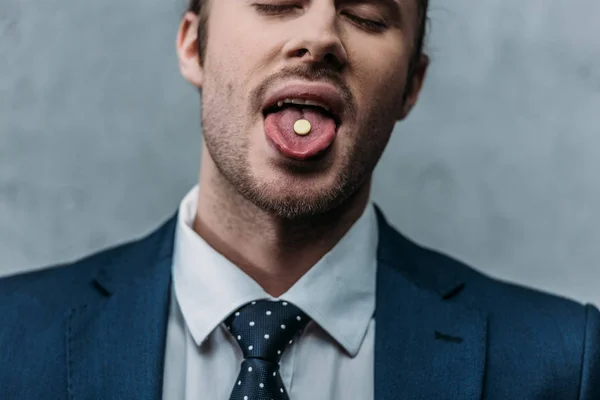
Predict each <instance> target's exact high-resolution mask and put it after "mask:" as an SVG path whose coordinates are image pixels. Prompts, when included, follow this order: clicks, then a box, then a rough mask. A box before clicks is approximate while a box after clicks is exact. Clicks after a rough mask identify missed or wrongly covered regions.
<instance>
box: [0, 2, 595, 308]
mask: <svg viewBox="0 0 600 400" xmlns="http://www.w3.org/2000/svg"><path fill="white" fill-rule="evenodd" d="M433 1H434V3H433V5H432V10H431V18H432V21H431V28H432V35H431V37H430V41H429V52H430V54H431V56H432V60H433V65H432V69H431V72H430V75H429V78H428V81H427V84H426V87H425V89H424V93H423V96H422V99H421V102H420V104H419V106H418V107H417V109H416V110H415V112H414V113H413V115H412V116H411V117H410V118H409V120H408V121H406V123H403V124H399V125H398V126H397V128H396V131H395V133H394V136H393V139H392V141H391V143H390V147H389V148H388V150H387V151H386V154H385V156H384V159H383V160H382V162H381V164H380V166H379V167H378V170H377V173H376V184H375V198H376V200H377V201H378V202H379V203H380V205H381V206H382V207H383V208H384V210H385V211H387V214H388V216H389V219H390V220H391V221H392V222H393V223H394V224H395V225H396V226H398V227H400V228H401V230H402V231H403V232H405V233H406V234H407V235H408V236H410V237H412V238H414V239H415V240H417V241H420V242H421V243H423V244H426V245H428V246H430V247H434V248H437V249H440V250H442V251H444V252H447V253H449V254H450V255H453V256H455V257H458V258H460V259H462V260H464V261H466V262H468V263H470V264H472V265H474V266H475V267H476V268H477V269H479V270H481V271H484V272H486V273H488V274H490V275H493V276H496V277H500V278H502V279H508V280H512V281H516V282H520V283H522V284H526V285H530V286H534V287H537V288H541V289H544V290H550V291H553V292H557V293H560V294H563V295H566V296H569V297H572V298H575V299H578V300H580V301H591V302H595V303H596V304H600V291H599V290H598V289H597V288H598V287H599V286H600V264H599V260H600V224H599V223H598V221H599V220H600V177H597V176H596V175H597V174H596V173H597V172H598V171H600V112H599V111H600V47H599V45H598V41H597V38H598V37H599V35H600V24H598V22H597V21H598V19H599V18H600V2H598V1H597V0H570V1H568V2H566V1H554V2H550V1H542V0H528V1H522V0H486V1H480V0H453V1H445V0H437V1H435V0H433ZM183 9H184V1H183V0H171V1H162V0H161V1H157V0H144V1H142V0H130V1H127V2H123V1H117V0H104V1H101V2H81V1H74V0H47V1H31V0H0V274H2V275H7V274H12V273H16V272H20V271H25V270H29V269H35V268H40V267H42V266H45V265H48V264H52V263H56V262H61V261H66V260H72V259H75V258H78V257H81V256H83V255H85V254H87V253H89V252H91V251H95V250H99V249H101V248H103V247H106V246H109V245H112V244H116V243H118V242H121V241H123V240H127V239H130V238H134V237H137V236H139V235H142V234H145V233H146V232H148V231H150V230H151V229H153V228H154V227H156V226H157V225H158V224H159V223H160V222H161V221H162V220H164V219H165V218H167V217H168V216H169V215H171V214H172V213H173V212H174V210H175V209H176V207H177V205H178V202H179V200H180V198H181V197H182V195H183V194H184V193H185V192H186V190H187V189H188V188H189V187H190V186H191V185H193V184H194V183H195V181H196V178H197V171H198V165H199V144H200V131H199V128H198V126H199V100H198V96H197V94H196V93H195V92H194V90H192V89H191V88H190V87H188V86H187V85H186V84H185V83H184V82H183V80H182V79H181V78H180V77H179V75H178V71H177V63H176V60H175V54H174V50H173V42H174V35H175V29H176V26H177V23H178V20H179V16H180V15H181V12H182V11H183Z"/></svg>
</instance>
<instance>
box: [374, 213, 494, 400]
mask: <svg viewBox="0 0 600 400" xmlns="http://www.w3.org/2000/svg"><path fill="white" fill-rule="evenodd" d="M378 217H379V225H380V245H379V255H378V258H379V264H378V276H377V310H376V330H375V331H376V334H375V400H392V399H394V400H395V399H437V398H448V399H459V398H460V399H479V398H481V395H482V390H483V372H484V365H485V354H486V329H487V321H486V315H485V314H483V313H481V312H480V311H477V310H470V309H466V308H463V307H461V306H459V305H457V303H456V302H452V298H454V297H455V296H457V294H458V293H459V292H460V291H461V289H462V287H463V286H464V285H463V283H462V282H461V281H460V280H459V279H457V278H456V277H455V276H453V275H452V272H453V271H455V269H456V268H452V267H453V266H452V265H439V264H440V263H443V262H442V258H440V257H437V255H435V254H434V253H430V252H427V251H425V250H424V249H421V248H419V247H418V246H416V245H415V244H412V243H411V242H409V241H408V240H406V239H404V238H402V237H401V236H400V235H399V234H398V233H397V232H395V231H394V230H393V229H392V228H391V227H390V226H389V225H387V222H386V221H385V220H384V218H383V215H382V214H381V212H380V211H379V210H378ZM443 260H445V259H443ZM445 262H446V263H447V261H445ZM440 267H446V268H440Z"/></svg>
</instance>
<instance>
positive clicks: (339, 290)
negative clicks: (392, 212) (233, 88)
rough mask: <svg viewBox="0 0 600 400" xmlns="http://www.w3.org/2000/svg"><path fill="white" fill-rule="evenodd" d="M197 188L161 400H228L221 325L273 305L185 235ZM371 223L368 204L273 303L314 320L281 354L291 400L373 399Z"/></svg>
mask: <svg viewBox="0 0 600 400" xmlns="http://www.w3.org/2000/svg"><path fill="white" fill-rule="evenodd" d="M197 198H198V186H196V187H194V188H193V189H192V190H191V191H190V192H189V193H188V194H187V195H186V196H185V198H184V199H183V201H182V202H181V205H180V208H179V215H178V221H177V228H176V234H175V247H174V255H173V289H174V290H172V294H173V295H172V299H171V308H170V314H169V321H168V326H167V342H166V354H165V369H164V389H163V399H164V400H201V399H210V400H213V399H214V400H227V399H229V395H230V394H231V390H232V388H233V385H234V384H235V382H236V378H237V376H238V373H239V371H240V365H241V363H242V360H243V355H242V351H241V349H240V348H239V346H238V344H237V341H236V340H235V338H233V336H232V335H231V334H230V333H229V331H228V330H227V329H226V328H225V326H224V324H223V320H224V319H225V318H227V317H228V316H229V315H230V314H231V313H232V312H234V311H235V310H237V309H238V308H239V307H241V306H242V305H244V304H246V303H248V302H250V301H254V300H260V299H273V297H271V296H270V295H269V294H267V293H266V292H265V291H264V290H263V289H262V287H261V286H259V285H258V284H257V283H256V282H255V281H254V280H253V279H252V278H250V277H249V276H248V275H246V274H245V273H244V272H242V270H240V269H239V268H238V267H236V266H235V265H234V264H232V263H231V262H230V261H229V260H227V259H226V258H225V257H224V256H222V255H221V254H220V253H218V252H217V251H215V250H214V249H213V248H212V247H210V246H209V245H208V244H207V243H206V242H205V241H204V240H203V239H202V238H201V237H200V236H199V235H198V234H196V233H195V232H194V230H193V229H192V226H193V222H194V218H195V215H196V204H197ZM377 234H378V231H377V220H376V215H375V210H374V208H373V205H372V204H371V203H369V205H368V206H367V208H366V209H365V212H364V213H363V215H362V216H361V217H360V218H359V219H358V220H357V222H356V223H355V224H354V225H353V226H352V228H351V229H350V230H349V231H348V233H347V234H346V235H345V236H344V237H343V238H342V239H341V241H340V242H338V244H337V245H336V246H335V247H334V248H333V249H332V250H331V251H330V252H329V253H327V254H326V255H325V256H324V257H323V258H322V259H321V260H320V261H319V262H317V264H315V265H314V266H313V267H312V268H311V269H310V270H309V271H308V272H307V273H306V274H305V275H304V276H302V278H300V279H299V280H298V281H297V282H296V283H295V284H294V285H293V286H292V287H291V288H290V289H289V290H288V291H287V292H286V293H284V294H283V295H281V297H279V299H281V300H285V301H288V302H290V303H292V304H294V305H295V306H297V307H298V308H300V309H301V310H302V311H304V312H305V313H306V314H307V315H308V316H309V317H310V318H311V319H312V321H311V322H310V323H309V324H308V325H307V327H306V329H304V330H303V331H302V333H301V336H300V337H298V338H296V340H294V342H293V344H292V345H290V346H289V347H288V348H287V349H286V350H285V352H284V354H283V357H282V359H281V362H280V373H281V377H282V379H283V382H284V384H285V386H286V388H287V391H288V393H289V396H290V399H291V400H301V399H307V400H336V399H340V400H341V399H344V400H348V399H360V400H372V399H373V389H374V388H373V380H374V379H373V378H374V376H373V375H374V369H373V350H374V337H375V320H374V312H375V276H376V269H377V261H376V251H377V243H378V237H377Z"/></svg>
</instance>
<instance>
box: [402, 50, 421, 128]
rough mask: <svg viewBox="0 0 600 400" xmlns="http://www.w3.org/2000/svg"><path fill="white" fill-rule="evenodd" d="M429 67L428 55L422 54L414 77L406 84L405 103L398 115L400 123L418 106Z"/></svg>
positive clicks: (410, 77)
mask: <svg viewBox="0 0 600 400" xmlns="http://www.w3.org/2000/svg"><path fill="white" fill-rule="evenodd" d="M428 67H429V57H428V56H427V55H426V54H421V57H420V58H419V61H418V62H417V65H416V67H415V70H414V71H413V73H412V75H411V76H409V80H408V81H407V82H406V95H405V96H404V102H403V103H402V106H401V108H400V110H399V113H398V117H397V120H398V121H401V120H403V119H404V118H406V117H407V116H408V114H409V113H410V111H411V110H412V109H413V107H414V106H415V104H417V100H418V99H419V94H420V93H421V88H422V87H423V82H424V81H425V75H426V74H427V68H428Z"/></svg>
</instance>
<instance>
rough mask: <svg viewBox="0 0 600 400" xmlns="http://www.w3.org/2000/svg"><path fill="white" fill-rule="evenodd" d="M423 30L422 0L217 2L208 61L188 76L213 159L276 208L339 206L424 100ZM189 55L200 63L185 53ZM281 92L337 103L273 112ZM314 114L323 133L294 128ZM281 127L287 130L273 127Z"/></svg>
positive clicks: (244, 189)
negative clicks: (417, 55) (419, 58)
mask: <svg viewBox="0 0 600 400" xmlns="http://www.w3.org/2000/svg"><path fill="white" fill-rule="evenodd" d="M370 21H374V22H375V23H373V22H370ZM418 27H419V21H418V15H417V5H416V1H415V0H335V1H334V0H291V1H290V0H260V1H251V0H211V1H210V10H209V16H208V26H207V27H204V29H207V32H206V33H207V35H208V40H207V46H206V52H205V54H204V59H203V60H202V66H200V63H199V62H198V60H197V59H196V60H195V61H194V62H195V63H196V66H195V67H194V66H190V65H188V66H187V67H186V68H187V72H186V71H184V75H186V77H187V78H188V79H189V80H190V81H192V82H193V83H194V84H196V86H198V87H201V89H202V123H203V133H204V139H205V143H206V147H207V149H208V154H207V155H205V156H209V157H210V158H211V160H212V162H214V164H215V166H216V170H218V171H219V172H220V174H222V176H223V177H224V178H225V179H226V180H227V181H228V182H229V183H230V184H231V185H232V186H233V187H234V188H235V189H236V190H237V191H238V192H239V193H241V194H242V195H243V196H244V197H246V198H247V199H249V200H250V201H252V202H253V203H254V204H255V205H257V206H258V207H259V208H261V209H263V210H265V211H267V212H269V213H271V214H273V215H276V216H279V217H284V218H298V217H303V216H308V215H314V214H318V213H323V212H326V211H328V210H330V209H332V208H333V207H336V206H338V205H339V204H340V203H341V202H343V201H344V200H346V199H348V197H349V196H351V195H352V194H353V193H355V192H356V191H357V190H358V189H360V188H361V187H363V185H366V184H368V183H369V182H370V177H371V174H372V172H373V170H374V168H375V165H376V164H377V162H378V160H379V158H380V157H381V154H382V152H383V150H384V148H385V146H386V144H387V142H388V139H389V137H390V134H391V132H392V129H393V127H394V124H395V122H396V121H397V120H400V119H402V118H404V117H405V116H406V115H407V114H408V112H409V110H410V108H411V107H412V105H413V104H414V102H415V101H416V98H417V94H418V91H419V90H420V86H421V82H422V79H423V76H424V72H425V69H426V59H425V58H424V59H423V62H422V64H421V65H420V68H419V69H418V71H417V73H416V74H414V75H413V78H412V80H411V82H408V76H407V75H408V68H409V63H410V60H411V57H412V54H413V43H414V42H415V35H416V34H417V30H418ZM194 29H195V27H192V28H190V29H189V30H188V32H187V33H184V36H185V34H188V35H193V34H195V32H194V31H193V30H194ZM180 33H181V32H180ZM188 54H189V53H188ZM180 61H181V62H182V63H186V62H187V63H188V64H189V63H190V59H187V60H186V59H182V58H181V52H180ZM195 68H197V70H195ZM409 83H412V85H409ZM316 86H318V88H317V89H315V87H316ZM292 87H293V89H292V90H291V92H290V91H287V92H286V90H287V89H289V88H292ZM323 87H325V92H326V93H329V95H325V97H322V95H323V91H322V90H319V88H321V89H323ZM407 87H409V89H408V91H407ZM280 90H283V91H284V92H285V94H284V97H286V98H288V97H298V98H299V100H305V98H308V99H309V100H311V99H312V100H318V101H320V100H323V101H327V99H329V102H330V103H331V102H333V103H335V102H336V101H337V102H338V105H337V107H338V108H337V109H336V110H335V112H334V113H331V112H329V113H328V112H325V113H323V112H322V111H323V110H322V109H320V108H318V107H317V108H316V109H315V108H312V107H307V106H298V105H291V106H283V107H281V108H278V107H275V109H269V110H266V109H265V107H267V106H268V105H270V104H269V102H268V100H269V99H270V100H273V99H278V97H277V95H276V93H278V92H279V91H280ZM332 90H333V91H332ZM405 91H407V93H405ZM315 93H316V94H315ZM319 93H321V94H320V95H319ZM332 93H333V99H331V98H330V97H331V96H332ZM405 94H406V101H405ZM274 96H275V97H274ZM320 96H321V97H320ZM328 96H329V97H328ZM327 105H328V106H332V104H329V103H328V104H327ZM284 109H287V110H284ZM270 111H273V112H274V115H272V116H271V118H272V119H271V120H270V121H269V120H268V118H269V114H270ZM276 112H280V113H281V115H283V116H280V117H276V115H280V114H276ZM311 112H312V113H311ZM286 113H287V114H286ZM305 114H306V115H310V116H312V117H308V116H307V117H306V119H307V120H309V121H312V122H313V131H311V133H309V134H308V135H306V136H305V137H296V136H294V135H293V134H291V135H290V133H289V132H293V131H289V130H290V129H292V128H291V127H287V125H292V124H293V121H294V120H295V119H296V117H298V116H302V115H305ZM272 121H276V122H275V123H274V122H272ZM281 124H287V125H286V127H287V128H284V130H286V129H288V131H287V133H286V134H283V135H281V134H278V133H273V129H275V128H273V126H274V125H276V126H280V125H281ZM269 129H270V130H269ZM275 130H277V129H275ZM311 135H312V136H311ZM278 138H279V140H278ZM282 143H283V147H286V146H287V147H289V148H288V150H287V151H286V150H281V146H282ZM315 143H319V145H317V144H315ZM323 148H325V150H324V151H321V152H318V150H323ZM303 152H304V153H306V154H312V153H315V152H318V154H316V155H315V156H314V157H309V158H308V159H306V158H305V157H303V156H301V155H300V154H301V153H303ZM302 158H305V159H302Z"/></svg>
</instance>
